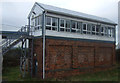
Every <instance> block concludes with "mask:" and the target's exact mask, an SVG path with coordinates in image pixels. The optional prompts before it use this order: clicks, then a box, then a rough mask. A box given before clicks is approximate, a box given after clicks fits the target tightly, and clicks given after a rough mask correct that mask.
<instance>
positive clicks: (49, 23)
mask: <svg viewBox="0 0 120 83" xmlns="http://www.w3.org/2000/svg"><path fill="white" fill-rule="evenodd" d="M47 25H51V17H47Z"/></svg>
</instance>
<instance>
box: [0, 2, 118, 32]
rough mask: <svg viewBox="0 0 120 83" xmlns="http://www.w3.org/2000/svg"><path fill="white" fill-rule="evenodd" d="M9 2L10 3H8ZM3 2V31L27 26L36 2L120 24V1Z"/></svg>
mask: <svg viewBox="0 0 120 83" xmlns="http://www.w3.org/2000/svg"><path fill="white" fill-rule="evenodd" d="M8 1H9V2H8ZM16 1H17V2H15V0H2V1H1V2H2V6H0V7H1V9H2V24H3V30H18V29H20V27H21V26H23V25H26V24H27V16H28V14H29V12H30V10H31V8H32V6H33V5H34V3H35V2H40V3H44V4H48V5H53V6H57V7H62V8H66V9H70V10H74V11H78V12H83V13H87V14H92V15H96V16H100V17H104V18H108V19H110V20H112V21H114V22H116V23H117V22H118V1H119V0H16ZM11 26H12V27H11Z"/></svg>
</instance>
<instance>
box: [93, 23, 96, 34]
mask: <svg viewBox="0 0 120 83" xmlns="http://www.w3.org/2000/svg"><path fill="white" fill-rule="evenodd" d="M92 35H96V25H92Z"/></svg>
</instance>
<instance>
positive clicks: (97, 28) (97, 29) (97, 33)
mask: <svg viewBox="0 0 120 83" xmlns="http://www.w3.org/2000/svg"><path fill="white" fill-rule="evenodd" d="M99 30H100V25H97V26H96V35H99Z"/></svg>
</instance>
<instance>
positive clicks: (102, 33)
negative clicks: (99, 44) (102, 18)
mask: <svg viewBox="0 0 120 83" xmlns="http://www.w3.org/2000/svg"><path fill="white" fill-rule="evenodd" d="M104 32H105V29H104V27H103V26H102V27H101V36H104Z"/></svg>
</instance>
